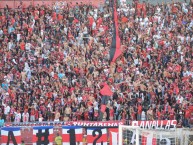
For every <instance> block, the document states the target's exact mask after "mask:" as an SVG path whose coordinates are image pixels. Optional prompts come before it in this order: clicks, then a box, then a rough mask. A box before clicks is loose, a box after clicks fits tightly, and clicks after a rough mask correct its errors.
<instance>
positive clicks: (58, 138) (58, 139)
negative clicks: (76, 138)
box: [55, 133, 62, 145]
mask: <svg viewBox="0 0 193 145" xmlns="http://www.w3.org/2000/svg"><path fill="white" fill-rule="evenodd" d="M55 142H56V145H62V137H61V136H60V134H59V133H57V137H56V138H55Z"/></svg>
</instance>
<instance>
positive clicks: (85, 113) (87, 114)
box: [84, 109, 89, 121]
mask: <svg viewBox="0 0 193 145" xmlns="http://www.w3.org/2000/svg"><path fill="white" fill-rule="evenodd" d="M88 119H89V113H88V110H87V109H85V112H84V120H85V121H88Z"/></svg>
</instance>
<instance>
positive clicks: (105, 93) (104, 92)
mask: <svg viewBox="0 0 193 145" xmlns="http://www.w3.org/2000/svg"><path fill="white" fill-rule="evenodd" d="M100 93H101V95H103V96H112V95H113V92H112V91H111V88H110V87H109V85H107V84H106V85H105V86H104V87H103V88H102V89H101V90H100Z"/></svg>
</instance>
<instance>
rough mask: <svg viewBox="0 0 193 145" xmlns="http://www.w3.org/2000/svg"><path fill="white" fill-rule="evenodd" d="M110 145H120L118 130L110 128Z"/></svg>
mask: <svg viewBox="0 0 193 145" xmlns="http://www.w3.org/2000/svg"><path fill="white" fill-rule="evenodd" d="M109 145H118V128H109Z"/></svg>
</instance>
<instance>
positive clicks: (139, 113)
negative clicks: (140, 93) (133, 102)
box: [137, 103, 143, 120]
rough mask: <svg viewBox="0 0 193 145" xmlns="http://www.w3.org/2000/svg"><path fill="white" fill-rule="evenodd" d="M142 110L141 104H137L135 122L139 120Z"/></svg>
mask: <svg viewBox="0 0 193 145" xmlns="http://www.w3.org/2000/svg"><path fill="white" fill-rule="evenodd" d="M142 109H143V108H142V106H141V104H140V103H139V104H138V106H137V120H141V113H142Z"/></svg>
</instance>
